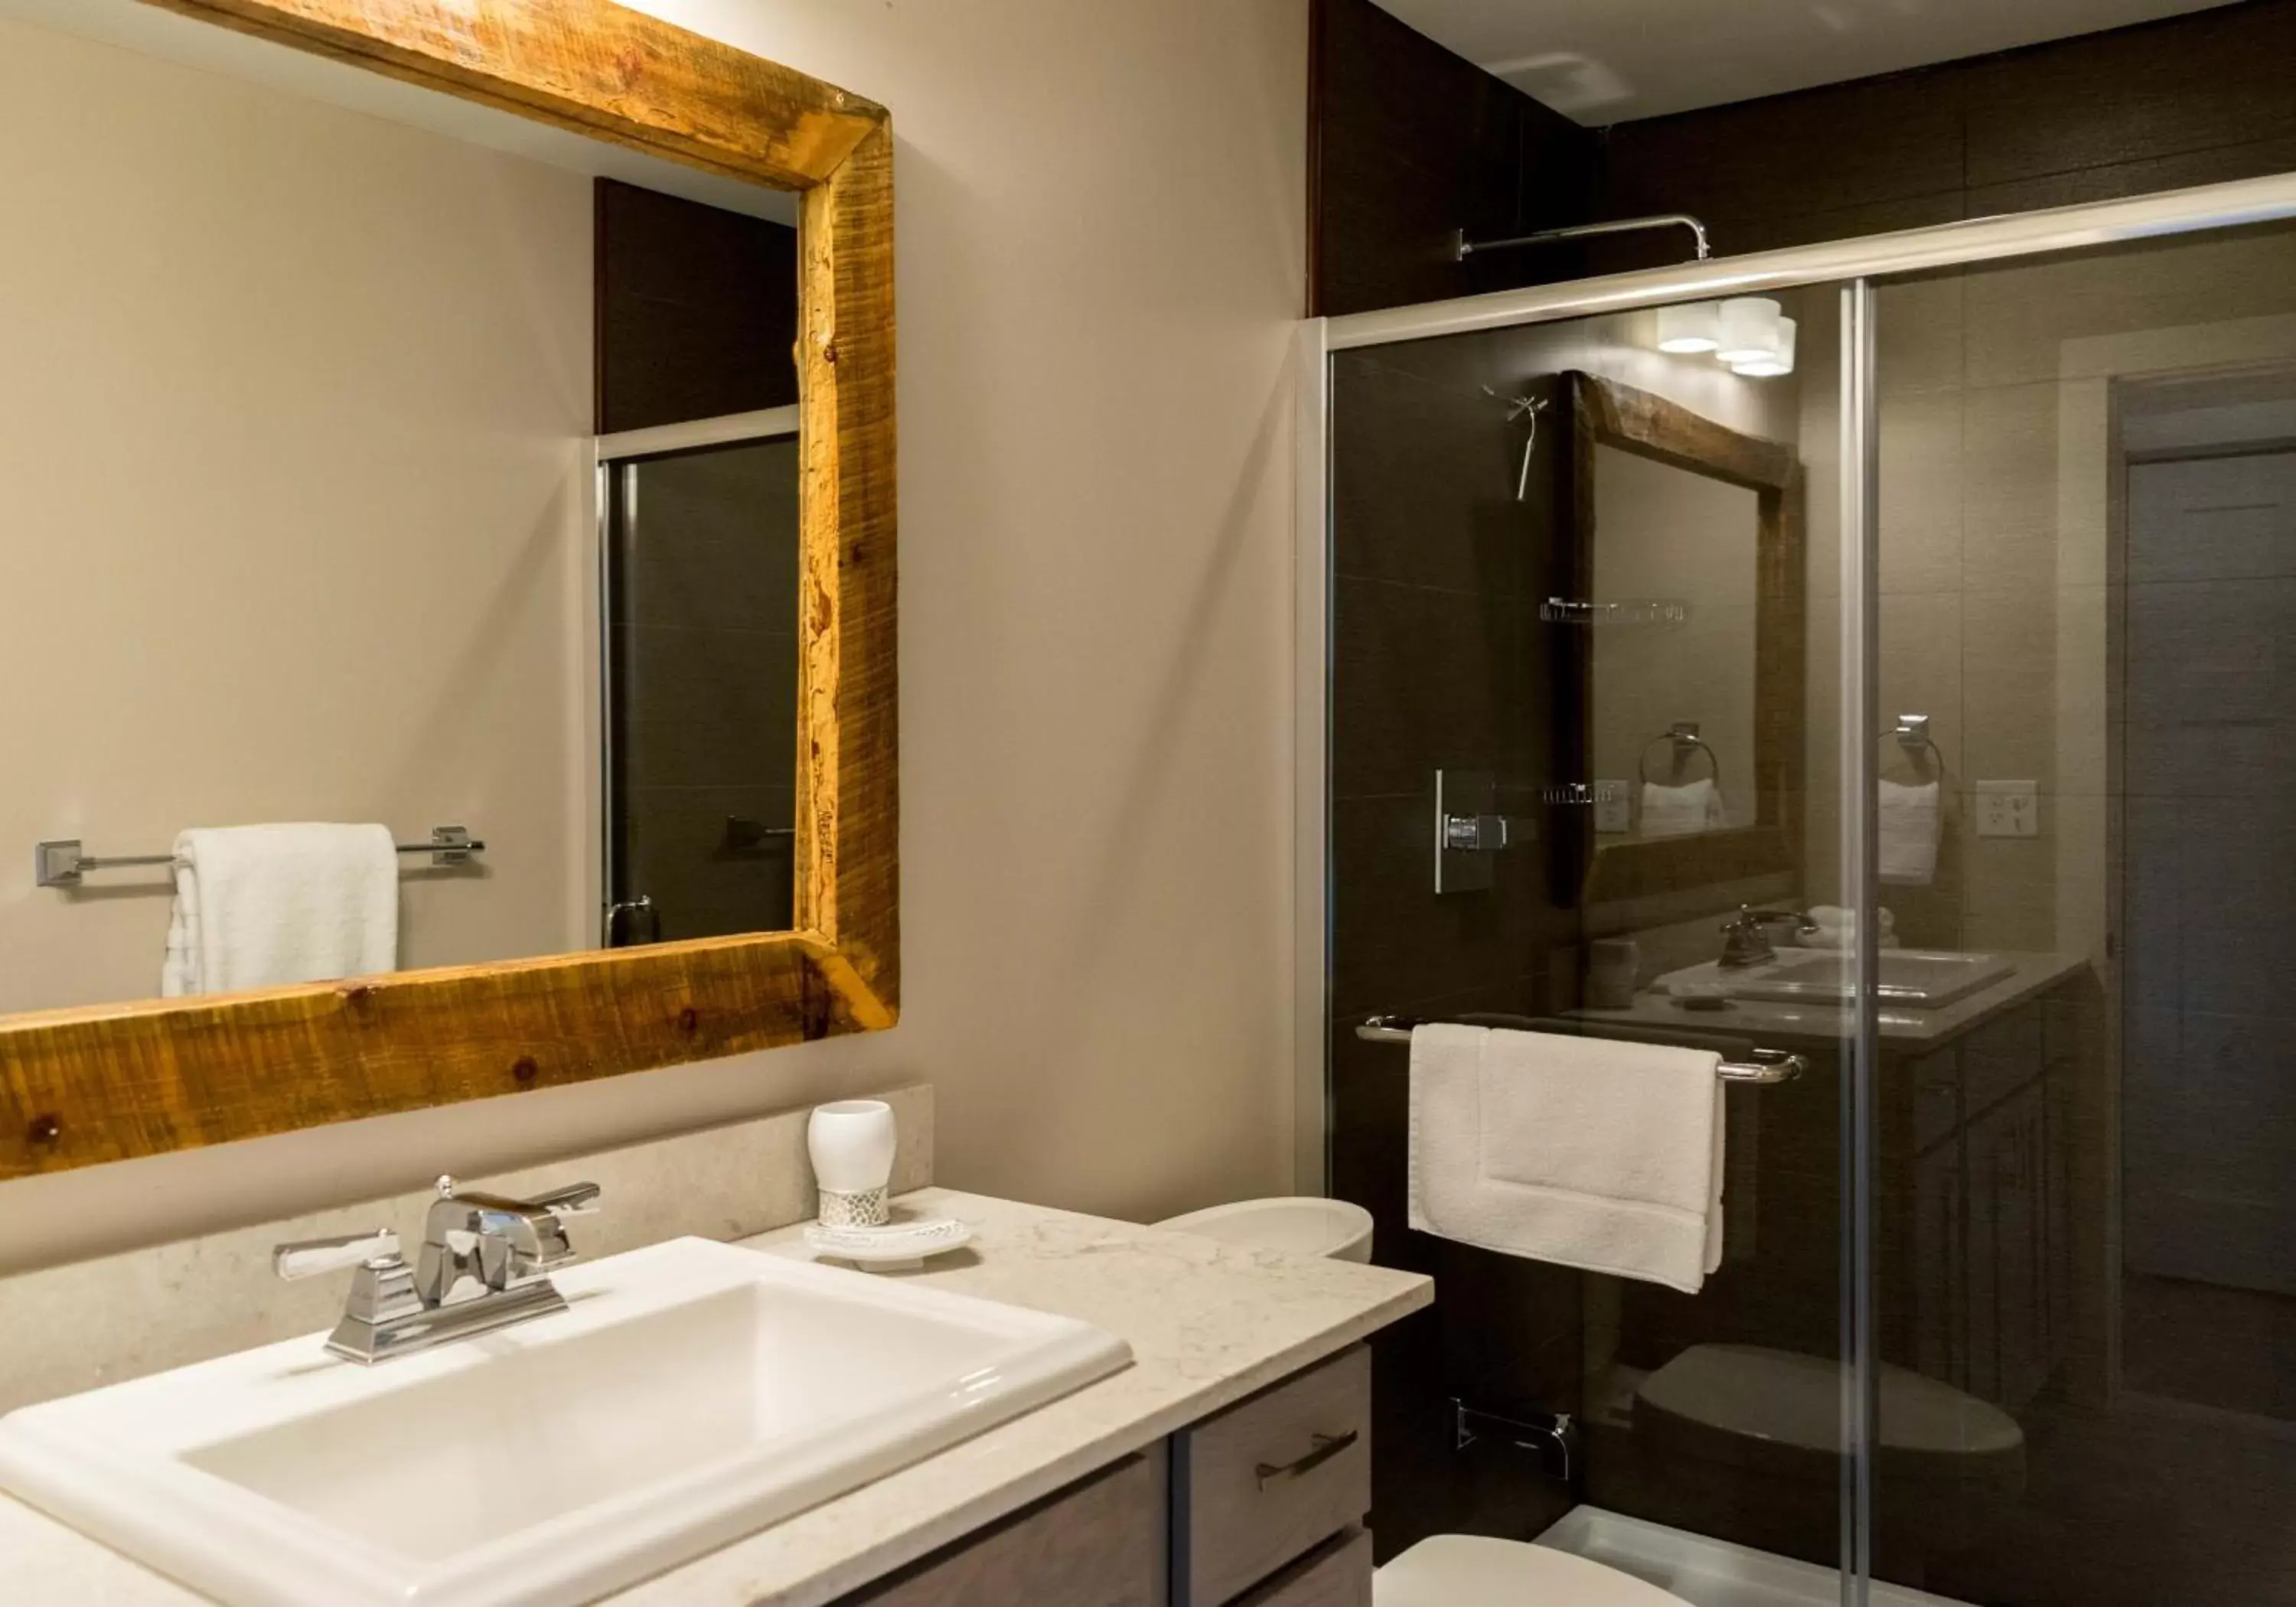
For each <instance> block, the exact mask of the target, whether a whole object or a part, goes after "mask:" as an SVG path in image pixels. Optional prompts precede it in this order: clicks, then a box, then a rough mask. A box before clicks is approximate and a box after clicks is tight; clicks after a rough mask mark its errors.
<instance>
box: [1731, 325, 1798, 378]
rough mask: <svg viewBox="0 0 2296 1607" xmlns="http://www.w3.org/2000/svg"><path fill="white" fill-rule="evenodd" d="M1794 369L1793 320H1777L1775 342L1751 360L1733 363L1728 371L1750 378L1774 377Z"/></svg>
mask: <svg viewBox="0 0 2296 1607" xmlns="http://www.w3.org/2000/svg"><path fill="white" fill-rule="evenodd" d="M1793 370H1794V321H1793V320H1792V318H1780V319H1779V320H1778V333H1777V344H1776V345H1775V346H1774V347H1772V348H1770V349H1769V350H1768V351H1766V352H1764V353H1763V354H1762V355H1761V356H1759V357H1756V358H1754V359H1753V360H1752V361H1751V362H1745V363H1733V364H1731V365H1730V372H1731V373H1734V374H1740V375H1743V377H1745V378H1747V379H1750V380H1769V379H1775V378H1776V377H1777V376H1778V375H1780V374H1787V373H1792V372H1793Z"/></svg>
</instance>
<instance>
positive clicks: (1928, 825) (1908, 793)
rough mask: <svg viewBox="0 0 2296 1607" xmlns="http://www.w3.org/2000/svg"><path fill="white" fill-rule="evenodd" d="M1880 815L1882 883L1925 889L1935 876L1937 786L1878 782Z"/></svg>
mask: <svg viewBox="0 0 2296 1607" xmlns="http://www.w3.org/2000/svg"><path fill="white" fill-rule="evenodd" d="M1880 805H1881V807H1880V814H1879V815H1878V816H1877V817H1876V819H1877V822H1878V824H1879V825H1880V828H1881V838H1882V881H1894V882H1898V883H1899V884H1900V885H1904V886H1911V887H1927V886H1928V885H1929V883H1930V879H1931V877H1933V876H1935V875H1936V874H1937V859H1938V832H1939V829H1940V827H1941V823H1942V812H1941V811H1940V809H1939V802H1938V783H1935V782H1933V781H1932V782H1923V783H1921V784H1919V785H1917V786H1911V787H1909V786H1907V785H1906V784H1905V783H1902V782H1894V781H1885V782H1883V783H1882V792H1881V800H1880Z"/></svg>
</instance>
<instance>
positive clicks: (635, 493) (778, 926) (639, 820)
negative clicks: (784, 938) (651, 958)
mask: <svg viewBox="0 0 2296 1607" xmlns="http://www.w3.org/2000/svg"><path fill="white" fill-rule="evenodd" d="M601 478H602V481H603V486H602V489H603V495H604V500H605V504H606V505H605V524H604V528H605V538H606V539H605V566H604V576H603V595H604V606H605V613H606V633H605V656H606V709H605V725H606V731H607V741H606V775H605V805H606V807H605V821H606V832H605V839H606V842H605V846H606V877H605V881H606V888H607V893H606V904H607V908H606V912H605V922H604V923H605V931H604V941H605V943H606V945H607V947H627V946H630V945H634V944H643V943H652V942H660V941H675V940H676V939H683V938H706V937H718V936H724V935H727V934H732V933H738V932H751V931H779V930H782V929H783V928H786V927H788V926H789V925H790V924H791V908H792V898H793V893H794V888H795V853H794V849H795V831H794V816H795V809H796V798H797V781H796V777H797V698H798V668H799V665H798V649H797V592H798V446H797V440H796V438H795V437H794V436H788V435H783V436H779V437H767V438H763V439H738V440H732V441H719V442H713V443H711V444H708V445H703V446H696V447H686V448H684V449H680V450H675V451H667V452H653V453H649V454H646V455H639V456H629V457H622V458H617V459H614V460H611V461H610V462H608V463H605V464H604V465H603V472H602V477H601Z"/></svg>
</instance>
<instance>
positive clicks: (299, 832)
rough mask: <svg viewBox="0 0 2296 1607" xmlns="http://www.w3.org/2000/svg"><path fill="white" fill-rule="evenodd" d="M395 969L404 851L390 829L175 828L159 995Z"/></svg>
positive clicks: (270, 985)
mask: <svg viewBox="0 0 2296 1607" xmlns="http://www.w3.org/2000/svg"><path fill="white" fill-rule="evenodd" d="M397 969H398V853H397V851H396V850H395V849H393V848H392V847H391V840H390V832H389V831H388V830H387V829H385V828H384V827H382V826H377V825H357V826H354V825H271V826H228V827H225V828H222V829H220V830H194V831H189V832H182V833H181V834H179V835H178V836H177V837H176V906H175V909H174V911H173V912H172V913H171V914H170V915H169V916H168V959H167V964H166V965H165V967H164V968H163V969H162V970H161V972H160V993H161V994H162V995H164V996H168V997H170V998H174V997H179V996H183V995H185V994H194V993H230V992H234V991H236V990H237V989H239V988H276V987H281V986H283V985H285V984H287V983H290V982H318V981H327V980H332V979H334V978H336V977H359V976H371V975H373V974H374V973H375V972H385V971H395V970H397Z"/></svg>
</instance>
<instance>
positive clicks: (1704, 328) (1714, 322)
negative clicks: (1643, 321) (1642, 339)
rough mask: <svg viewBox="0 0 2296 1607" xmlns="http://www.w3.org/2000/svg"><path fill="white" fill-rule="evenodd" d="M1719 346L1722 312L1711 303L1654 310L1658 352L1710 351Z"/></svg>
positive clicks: (1689, 304) (1716, 305) (1694, 302)
mask: <svg viewBox="0 0 2296 1607" xmlns="http://www.w3.org/2000/svg"><path fill="white" fill-rule="evenodd" d="M1721 344H1722V309H1721V307H1719V306H1718V304H1717V303H1715V302H1712V301H1691V302H1686V303H1684V304H1683V305H1681V306H1677V307H1660V308H1659V309H1658V348H1659V349H1660V350H1661V351H1673V352H1695V351H1712V350H1713V349H1714V348H1716V347H1718V346H1719V345H1721Z"/></svg>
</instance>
